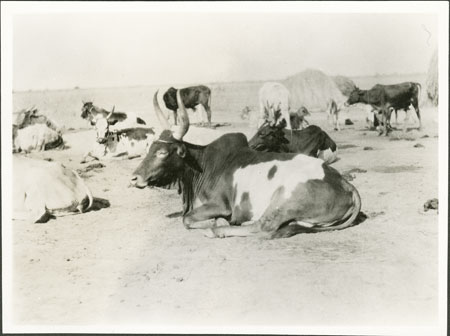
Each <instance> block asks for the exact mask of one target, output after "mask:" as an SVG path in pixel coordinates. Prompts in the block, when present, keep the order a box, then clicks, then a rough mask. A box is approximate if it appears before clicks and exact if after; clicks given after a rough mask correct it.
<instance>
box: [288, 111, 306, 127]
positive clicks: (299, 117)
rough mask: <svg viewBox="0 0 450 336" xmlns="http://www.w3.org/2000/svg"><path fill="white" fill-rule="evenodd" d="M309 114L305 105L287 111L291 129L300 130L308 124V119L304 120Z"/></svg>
mask: <svg viewBox="0 0 450 336" xmlns="http://www.w3.org/2000/svg"><path fill="white" fill-rule="evenodd" d="M310 115H311V114H310V113H309V111H308V110H307V109H306V107H304V106H302V107H300V108H299V109H298V110H297V111H295V112H289V119H290V121H291V126H292V129H293V130H302V129H304V128H305V127H307V126H309V122H308V120H306V118H305V117H306V116H310Z"/></svg>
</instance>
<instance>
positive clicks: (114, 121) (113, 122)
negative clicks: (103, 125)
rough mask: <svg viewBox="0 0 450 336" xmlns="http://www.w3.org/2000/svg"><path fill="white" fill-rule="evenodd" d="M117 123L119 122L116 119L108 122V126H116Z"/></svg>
mask: <svg viewBox="0 0 450 336" xmlns="http://www.w3.org/2000/svg"><path fill="white" fill-rule="evenodd" d="M118 121H119V120H117V119H113V120H108V125H115V124H117V122H118Z"/></svg>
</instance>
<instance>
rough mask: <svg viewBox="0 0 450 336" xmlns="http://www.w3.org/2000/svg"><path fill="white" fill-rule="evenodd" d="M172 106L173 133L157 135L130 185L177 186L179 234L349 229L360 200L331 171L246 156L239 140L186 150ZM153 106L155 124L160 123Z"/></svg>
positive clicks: (319, 164) (277, 157)
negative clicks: (189, 231) (183, 231)
mask: <svg viewBox="0 0 450 336" xmlns="http://www.w3.org/2000/svg"><path fill="white" fill-rule="evenodd" d="M177 101H178V104H179V106H180V108H179V111H180V117H181V122H180V128H179V129H177V130H175V131H174V132H172V131H171V130H169V129H168V127H165V128H166V129H165V130H164V131H163V132H162V133H161V135H160V136H159V138H158V139H157V140H155V141H154V142H153V144H152V145H151V147H150V150H149V152H148V154H147V156H146V157H145V159H144V160H143V161H142V162H141V164H140V165H139V166H138V167H137V169H136V170H135V172H134V174H133V177H132V179H131V183H132V184H133V185H134V186H136V187H138V188H145V187H147V186H158V187H164V186H167V185H171V184H173V183H174V182H179V184H180V187H181V193H182V198H183V223H184V225H185V227H186V228H188V229H204V230H205V231H204V233H205V235H207V236H209V237H228V236H251V235H257V236H260V237H264V238H281V237H290V236H292V235H294V234H297V233H300V232H319V231H329V230H337V229H344V228H347V227H350V226H352V225H353V224H354V222H355V219H356V218H357V216H358V214H359V211H360V209H361V198H360V196H359V193H358V191H357V190H356V188H355V187H354V186H353V185H351V184H350V183H349V182H347V181H346V180H345V179H344V178H343V177H342V176H341V175H340V174H339V173H338V172H337V171H336V170H335V169H333V168H331V167H329V166H328V165H327V164H325V163H324V162H323V161H322V160H319V159H316V158H312V157H309V156H306V155H303V154H291V153H273V152H258V151H255V150H252V149H250V148H249V146H248V142H247V139H246V137H245V135H244V134H242V133H230V134H225V135H223V136H222V137H220V138H219V139H217V140H215V141H213V142H212V143H210V144H209V145H207V146H198V145H193V144H190V143H187V142H185V141H183V137H184V135H185V134H186V133H187V131H188V129H189V117H188V115H187V112H186V110H185V109H184V106H183V102H182V101H181V98H180V95H179V93H178V94H177ZM155 102H156V104H155V111H156V113H157V115H158V118H159V119H160V120H165V122H166V123H167V119H165V118H164V116H163V115H162V111H161V110H160V108H159V106H158V103H157V101H156V100H154V103H155ZM166 126H167V124H166ZM229 224H231V226H230V225H229Z"/></svg>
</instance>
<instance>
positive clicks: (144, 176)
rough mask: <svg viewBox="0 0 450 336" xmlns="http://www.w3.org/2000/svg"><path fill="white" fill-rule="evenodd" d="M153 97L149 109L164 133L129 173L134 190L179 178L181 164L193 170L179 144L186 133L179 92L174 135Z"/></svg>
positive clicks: (190, 160)
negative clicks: (177, 114)
mask: <svg viewBox="0 0 450 336" xmlns="http://www.w3.org/2000/svg"><path fill="white" fill-rule="evenodd" d="M157 94H158V91H156V93H155V95H154V97H153V106H154V109H155V113H156V116H157V117H158V120H159V122H160V124H161V126H162V127H163V129H164V130H163V132H162V133H161V135H160V136H159V138H158V140H156V141H154V142H153V143H152V145H151V146H150V148H149V150H148V153H147V156H146V157H145V159H144V160H143V161H142V162H141V164H140V165H139V166H138V167H137V168H136V170H135V171H134V173H133V177H132V179H131V184H133V185H134V186H136V187H138V188H145V187H146V186H157V187H163V186H167V185H169V184H171V183H173V182H175V181H176V180H177V179H178V178H179V177H180V174H182V172H183V169H184V166H185V164H188V165H190V166H191V167H192V168H196V167H195V163H193V162H192V158H191V157H190V156H189V153H188V151H187V149H186V145H185V144H184V143H183V136H184V135H185V134H186V133H187V131H188V129H189V117H188V114H187V112H186V109H185V107H184V104H183V102H182V100H181V97H180V90H178V91H177V93H176V99H177V103H178V106H179V112H180V126H179V128H178V129H177V130H175V131H171V129H170V125H169V122H168V121H167V119H166V118H165V116H164V115H163V113H162V111H161V109H160V107H159V104H158V100H157Z"/></svg>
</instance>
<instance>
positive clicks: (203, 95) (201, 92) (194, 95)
mask: <svg viewBox="0 0 450 336" xmlns="http://www.w3.org/2000/svg"><path fill="white" fill-rule="evenodd" d="M179 90H180V91H181V99H183V103H184V106H185V107H186V108H190V109H194V110H195V111H197V110H203V109H204V110H205V111H206V117H207V119H208V126H211V90H210V89H209V87H207V86H204V85H198V86H190V87H186V88H184V89H179ZM177 91H178V90H177V89H175V88H173V87H171V88H170V89H168V90H167V91H166V92H165V93H164V94H163V100H164V104H165V105H166V107H167V108H168V109H169V110H171V111H172V112H173V120H174V124H175V125H177V123H178V116H177V110H178V103H177ZM200 113H202V115H203V111H200ZM204 121H205V120H204V118H203V117H202V122H201V124H204Z"/></svg>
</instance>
